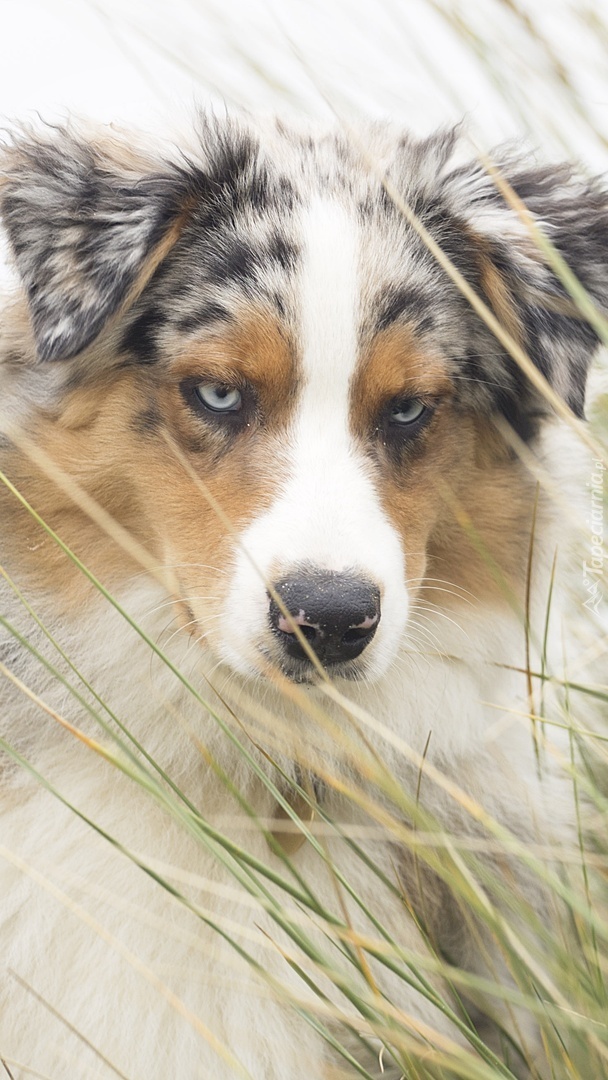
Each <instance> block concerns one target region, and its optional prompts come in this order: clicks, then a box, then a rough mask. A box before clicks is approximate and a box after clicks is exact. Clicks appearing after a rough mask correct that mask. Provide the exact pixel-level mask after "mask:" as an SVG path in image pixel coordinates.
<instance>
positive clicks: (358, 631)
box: [342, 626, 370, 645]
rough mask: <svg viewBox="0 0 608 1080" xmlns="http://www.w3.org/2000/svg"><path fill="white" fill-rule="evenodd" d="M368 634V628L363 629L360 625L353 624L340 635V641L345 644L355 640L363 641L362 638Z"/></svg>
mask: <svg viewBox="0 0 608 1080" xmlns="http://www.w3.org/2000/svg"><path fill="white" fill-rule="evenodd" d="M369 634H370V631H369V629H367V630H364V629H363V627H361V626H353V627H351V629H350V630H347V631H346V633H345V634H343V635H342V641H343V642H344V643H345V644H346V645H352V644H354V643H355V642H356V641H363V640H364V638H366V637H369Z"/></svg>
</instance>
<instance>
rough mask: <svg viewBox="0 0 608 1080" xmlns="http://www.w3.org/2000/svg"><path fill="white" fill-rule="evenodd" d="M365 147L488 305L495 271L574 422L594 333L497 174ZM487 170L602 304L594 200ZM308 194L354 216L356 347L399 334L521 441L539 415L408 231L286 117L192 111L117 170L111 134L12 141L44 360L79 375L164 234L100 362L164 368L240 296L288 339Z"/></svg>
mask: <svg viewBox="0 0 608 1080" xmlns="http://www.w3.org/2000/svg"><path fill="white" fill-rule="evenodd" d="M364 139H365V142H366V145H367V146H368V148H369V154H370V158H371V160H373V161H375V162H376V163H377V165H378V167H379V168H380V169H382V170H386V171H387V172H388V174H389V175H390V177H391V180H392V182H393V183H394V184H396V186H397V188H398V189H399V191H400V192H401V193H402V194H403V196H404V197H405V198H406V199H407V200H408V202H409V204H410V205H411V206H412V208H413V209H414V210H415V212H416V213H417V214H418V215H419V217H420V219H421V220H422V222H423V223H424V224H425V226H426V227H427V229H428V230H429V231H430V233H431V234H432V235H433V236H434V237H435V239H436V240H438V241H439V242H440V244H441V246H442V248H443V250H444V251H445V252H446V253H447V254H448V255H449V257H450V258H451V259H452V261H453V262H454V263H455V265H456V266H457V267H458V269H459V270H460V271H461V273H462V274H463V275H464V276H465V278H466V279H467V280H468V281H469V282H470V284H471V285H472V286H473V287H474V288H475V289H476V291H477V292H478V293H479V294H480V295H482V296H483V297H484V299H486V301H487V302H489V303H490V305H492V301H493V298H492V297H491V296H485V295H484V275H483V266H484V263H485V264H486V265H487V264H488V262H490V263H491V265H492V267H493V268H494V270H495V271H496V273H497V274H498V275H499V277H500V280H501V282H502V285H503V288H504V291H505V294H506V295H507V296H508V298H509V304H510V305H511V310H512V313H513V317H514V319H515V321H516V323H517V324H518V326H519V329H520V333H521V337H522V339H523V344H524V346H525V348H526V349H527V351H528V353H529V355H530V356H531V357H532V359H533V361H534V363H535V364H536V365H537V366H538V368H539V369H540V370H541V371H542V372H543V374H544V375H545V376H546V377H547V379H548V380H549V382H550V383H551V384H552V385H553V386H554V387H555V388H556V389H557V390H558V392H559V393H561V394H562V396H563V397H564V399H565V400H566V401H567V402H568V403H569V405H570V406H571V407H572V409H573V411H574V412H575V413H576V414H577V415H578V416H581V415H582V414H583V407H584V386H585V378H586V372H587V367H588V364H589V361H590V358H591V356H592V353H593V351H594V349H595V347H596V345H597V344H598V342H597V338H596V335H595V333H594V331H593V330H592V328H591V327H590V326H589V325H588V324H587V323H586V322H585V321H584V319H582V318H580V317H578V315H577V314H576V312H575V311H574V310H573V307H572V304H571V303H570V302H569V300H568V297H567V295H566V293H565V291H564V288H563V286H562V285H561V284H560V283H559V281H558V280H557V279H556V277H555V276H554V274H553V273H552V272H551V271H550V270H549V269H548V267H547V266H546V265H545V263H544V262H543V259H542V258H541V256H540V255H539V253H538V251H537V250H536V248H535V246H534V244H533V242H532V241H531V240H530V238H529V236H528V234H527V233H526V229H525V227H524V226H523V225H522V224H521V223H520V221H519V219H518V218H517V215H516V214H515V213H514V211H513V210H512V209H510V208H509V207H508V206H507V205H506V203H505V201H504V198H503V196H502V195H501V194H500V193H499V191H498V189H497V187H496V185H495V183H494V182H493V180H492V179H491V178H490V177H489V176H488V175H487V174H486V172H485V171H484V169H483V168H482V167H481V165H480V164H478V163H477V162H476V161H474V160H473V161H470V162H469V163H465V164H462V157H463V146H462V145H461V144H462V142H463V140H462V139H461V138H460V135H459V132H458V131H454V130H451V131H444V132H439V133H438V134H436V135H434V136H432V137H430V138H428V139H426V140H424V141H415V140H413V139H410V138H409V137H407V136H404V135H402V134H401V133H397V132H395V131H394V129H392V128H391V127H389V126H382V125H376V126H373V127H370V128H369V129H368V130H367V131H366V132H365V133H364ZM115 158H117V160H115ZM494 161H495V162H496V163H497V165H498V167H499V168H500V170H501V172H502V174H503V175H504V177H505V178H506V179H507V181H508V182H509V183H510V184H511V185H512V187H513V189H514V190H515V191H516V192H517V194H518V195H519V196H520V197H521V198H522V199H523V200H524V201H525V203H526V205H527V207H528V209H529V210H530V211H531V212H532V213H533V215H534V217H535V219H536V221H537V222H538V223H539V224H540V226H541V227H542V229H543V230H544V232H545V233H546V235H547V236H548V237H549V239H550V240H551V241H552V242H553V244H554V245H555V246H556V248H557V250H558V251H559V253H560V254H561V255H563V256H564V258H565V259H566V260H567V262H568V263H569V265H570V266H571V267H572V269H573V270H574V272H575V274H576V275H577V276H578V277H579V278H580V280H581V281H582V282H583V284H584V286H585V287H586V289H587V290H588V291H589V293H590V294H591V296H592V297H593V298H594V299H595V301H596V302H597V303H598V304H599V306H600V307H603V306H604V300H605V297H606V294H607V289H608V198H607V196H606V192H605V190H604V189H603V188H602V186H601V185H600V184H599V183H596V182H594V181H586V180H583V179H581V178H580V177H579V176H577V175H576V173H575V172H574V171H573V170H572V169H570V168H569V167H568V166H559V167H556V168H549V167H536V166H534V165H532V166H531V165H529V164H528V163H527V162H526V161H525V160H522V159H520V158H518V156H517V155H513V154H511V153H509V152H503V151H501V150H499V151H498V152H497V153H496V154H495V155H494ZM316 192H317V193H324V194H329V195H334V196H335V197H336V198H337V199H339V200H341V201H342V202H343V203H346V205H347V206H348V205H349V204H350V205H351V206H352V213H353V218H354V219H355V220H357V219H358V223H359V227H360V229H361V231H362V234H363V243H362V250H363V251H364V259H365V286H364V294H363V296H362V303H361V310H360V328H359V330H360V340H361V343H362V346H363V345H364V344H365V343H367V342H369V341H370V340H371V339H372V338H373V336H374V334H375V333H376V332H378V331H379V330H382V329H386V328H387V327H388V326H390V325H391V324H392V323H395V322H402V321H407V322H408V323H409V324H410V325H411V326H413V327H414V328H415V329H416V332H417V333H418V335H419V336H420V338H421V340H422V342H423V343H424V344H426V345H428V346H429V347H432V348H433V349H435V350H437V349H438V350H439V351H440V352H441V353H442V354H443V355H445V356H447V357H448V358H449V360H450V361H451V369H452V371H453V376H454V381H455V386H456V392H457V395H458V399H459V400H460V402H461V403H462V406H463V407H465V408H473V409H483V410H488V409H496V410H499V411H501V412H502V413H503V414H504V415H505V416H507V418H508V419H509V421H510V422H511V423H512V424H513V425H514V426H515V427H516V429H517V430H518V431H519V432H520V434H523V435H525V436H527V435H529V434H531V433H532V432H533V430H534V427H535V425H534V417H535V416H536V415H537V414H539V413H541V412H543V411H546V410H545V407H544V404H543V402H542V401H541V400H539V398H538V395H537V394H536V393H534V392H533V391H532V389H531V387H530V386H529V385H528V384H527V381H526V380H525V378H524V377H523V376H522V375H521V373H520V371H519V369H518V367H517V365H516V364H515V363H514V361H513V360H512V359H511V358H510V357H509V356H508V355H507V354H506V353H505V350H504V349H503V348H502V347H501V346H500V345H499V344H498V342H497V341H496V339H495V338H494V336H493V335H492V333H491V332H490V331H489V330H488V329H487V328H486V326H485V325H484V324H483V323H482V321H481V320H480V319H479V317H477V316H476V315H475V314H474V313H473V312H472V310H471V309H470V307H469V305H468V304H467V302H466V301H465V300H464V298H463V297H462V296H461V295H460V294H459V292H458V290H457V288H456V287H455V286H454V285H453V284H452V283H451V282H450V281H449V279H448V278H447V276H446V274H445V272H444V271H443V270H442V269H440V267H439V266H438V265H437V264H436V262H435V261H434V259H433V257H432V256H431V255H430V254H429V252H428V251H427V249H426V248H425V246H424V244H423V243H422V241H421V240H420V239H419V238H418V237H417V236H416V235H415V234H414V232H413V230H412V229H411V227H410V226H408V225H407V223H406V222H405V221H404V219H403V217H402V215H401V214H400V212H399V210H398V209H397V208H396V207H395V206H394V205H393V203H392V202H391V200H390V198H389V197H388V196H387V193H386V191H385V190H384V188H383V187H382V184H381V182H380V180H379V179H378V175H377V172H375V171H372V172H370V170H369V169H368V168H367V167H366V165H365V163H364V161H363V160H362V158H361V155H360V152H359V150H358V149H357V148H356V147H354V146H353V145H351V144H349V142H348V140H347V139H346V138H345V136H343V135H341V134H339V133H338V134H336V133H334V134H329V135H321V136H310V135H308V134H307V135H298V134H297V133H294V132H293V131H290V130H289V129H288V128H286V127H285V126H284V125H283V124H282V123H279V124H277V125H276V126H274V127H271V126H268V127H267V128H266V129H260V131H256V130H255V129H254V128H253V127H252V126H250V125H249V123H248V122H244V121H241V120H235V119H223V120H219V119H214V118H209V117H203V118H201V119H200V120H199V125H198V129H197V134H196V137H195V139H194V142H193V144H192V145H191V146H189V147H188V148H187V149H186V150H185V151H183V152H181V153H180V154H177V153H176V154H174V156H173V158H171V156H170V155H167V157H166V158H165V159H164V160H163V159H162V158H158V160H153V158H152V157H150V158H145V159H144V158H142V159H136V160H135V161H133V162H130V161H129V159H128V154H126V153H125V149H124V147H123V148H122V149H120V151H119V152H118V154H116V151H115V143H114V141H113V139H110V140H107V141H106V142H103V141H102V142H100V143H99V144H97V145H96V144H95V143H93V144H90V143H88V142H86V141H84V140H83V139H82V138H80V137H79V136H78V135H77V134H76V133H74V131H72V130H71V129H65V130H61V129H59V130H57V129H55V128H53V129H52V130H49V131H48V132H46V133H43V134H37V135H35V136H34V135H32V133H30V132H26V133H24V134H23V136H22V137H17V138H16V139H15V143H14V146H13V148H12V150H11V151H10V152H9V154H8V157H7V159H6V161H5V178H4V183H3V187H2V193H1V209H2V213H3V215H4V220H5V222H6V227H7V231H8V235H9V239H10V243H11V246H12V250H13V253H14V256H15V260H16V263H17V267H18V270H19V272H20V274H21V276H22V278H23V281H24V283H25V286H26V290H27V294H28V299H29V304H30V310H31V318H32V324H33V330H34V334H35V337H36V341H37V346H38V354H39V357H40V359H42V360H63V359H68V358H70V357H73V356H75V355H77V354H80V353H83V354H84V355H83V361H84V362H83V364H82V366H81V369H80V371H81V376H82V377H86V375H87V363H86V350H87V347H88V346H89V345H90V344H91V343H92V342H93V341H94V340H95V339H96V338H97V337H98V335H100V334H101V333H102V332H103V330H104V327H105V326H106V325H109V326H110V327H111V326H112V325H113V323H112V318H111V317H112V316H113V315H114V314H115V313H116V311H117V309H118V308H119V307H120V305H121V304H123V303H124V301H125V297H126V296H127V294H128V292H129V289H131V288H132V287H133V285H134V283H135V282H136V280H137V278H138V275H139V273H140V272H141V270H142V267H144V266H145V263H146V260H147V258H148V257H149V256H150V255H151V254H152V253H153V251H154V248H155V246H156V245H157V244H159V242H162V238H163V236H164V235H166V233H167V231H168V230H169V229H170V228H171V227H172V226H175V227H177V228H178V230H179V237H178V239H177V241H176V243H175V244H174V245H173V246H172V248H171V250H169V252H168V254H167V256H166V257H165V258H164V259H163V260H162V261H161V262H160V265H159V266H158V267H157V269H156V271H155V273H154V275H153V277H152V280H151V281H150V282H149V284H148V285H147V287H146V288H144V290H143V292H142V293H141V295H140V296H139V297H138V298H137V299H136V301H135V302H134V303H133V305H132V307H131V310H130V311H129V312H128V314H127V318H126V320H125V321H124V323H123V324H122V326H121V328H120V335H119V337H118V338H116V336H114V337H113V338H112V345H111V349H110V350H109V351H108V354H107V355H108V358H109V359H110V360H111V362H112V363H114V362H115V363H122V364H133V363H136V364H145V365H153V364H156V363H159V362H162V363H169V362H170V360H171V356H172V355H173V353H174V351H175V347H176V344H177V342H183V341H184V340H187V339H188V338H189V337H190V336H193V335H196V334H199V333H200V332H201V331H203V330H205V328H208V327H214V326H217V325H218V324H222V323H223V324H226V323H231V322H232V321H234V320H238V318H239V315H240V314H241V312H242V311H243V310H245V309H246V308H247V306H250V305H251V303H252V302H254V303H255V304H256V305H257V308H258V309H260V308H264V307H266V308H267V309H268V311H269V312H272V313H274V315H277V316H278V317H279V319H280V320H281V322H282V323H283V324H284V327H285V330H286V332H289V334H290V338H291V340H293V341H296V342H297V338H298V334H297V331H298V295H297V287H298V265H299V242H298V236H297V230H296V228H295V224H294V222H295V217H296V215H297V210H298V207H299V206H300V205H301V204H305V203H306V202H307V201H308V200H309V199H310V198H311V197H312V196H313V195H314V194H315V193H316ZM110 353H111V356H110V355H109V354H110Z"/></svg>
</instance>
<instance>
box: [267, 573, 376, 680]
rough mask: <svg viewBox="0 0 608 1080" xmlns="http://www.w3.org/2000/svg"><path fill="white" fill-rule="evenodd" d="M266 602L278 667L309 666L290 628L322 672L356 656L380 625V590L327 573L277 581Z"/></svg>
mask: <svg viewBox="0 0 608 1080" xmlns="http://www.w3.org/2000/svg"><path fill="white" fill-rule="evenodd" d="M273 588H274V591H275V593H276V596H277V598H278V599H279V600H280V604H279V603H277V600H276V599H274V598H273V597H272V596H271V597H270V605H269V619H270V625H271V628H272V631H273V634H274V636H275V639H276V640H277V641H278V643H279V646H280V649H281V653H282V658H283V661H284V662H286V663H285V666H286V667H287V668H288V669H289V667H290V666H291V665H290V662H289V661H299V662H300V663H299V664H298V665H297V668H298V670H301V664H302V663H304V664H308V665H311V660H310V657H309V656H308V653H307V652H306V651H305V649H304V647H303V645H302V643H301V642H300V640H299V639H298V635H297V634H296V631H295V629H294V626H297V627H298V630H299V631H300V632H301V634H302V635H303V637H304V638H305V639H306V641H307V642H308V644H309V645H310V648H311V649H312V650H313V652H314V653H315V655H316V656H317V658H318V660H319V661H320V662H321V663H322V664H323V666H324V667H327V666H330V665H334V664H344V663H348V661H350V660H355V659H356V658H357V657H358V656H360V655H361V653H362V652H363V650H364V649H366V648H367V646H368V645H369V643H370V642H371V640H372V638H373V637H374V634H375V633H376V630H377V629H378V623H379V622H380V590H379V589H378V588H377V586H376V585H373V584H372V583H371V582H369V581H366V580H365V579H363V578H360V577H355V576H351V575H347V574H340V573H336V572H333V573H332V572H331V571H322V570H319V571H314V570H311V571H307V572H305V573H299V574H298V575H297V576H294V577H287V578H281V579H280V580H279V581H278V582H276V583H275V585H274V586H273Z"/></svg>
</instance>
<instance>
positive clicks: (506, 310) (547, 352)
mask: <svg viewBox="0 0 608 1080" xmlns="http://www.w3.org/2000/svg"><path fill="white" fill-rule="evenodd" d="M495 161H496V166H497V170H498V173H499V175H500V176H501V177H502V178H503V179H504V181H505V182H506V184H507V185H508V187H509V188H511V189H512V191H514V192H515V194H516V195H517V196H518V197H519V199H520V200H522V201H523V203H524V204H525V206H526V207H527V209H528V211H529V212H530V214H531V215H532V217H533V220H534V222H535V224H536V225H537V226H538V228H539V229H540V230H541V231H542V233H543V234H544V236H545V237H546V238H547V239H548V240H549V241H550V242H551V244H552V245H553V246H554V247H555V249H556V250H557V252H559V254H560V255H561V256H562V257H563V259H564V260H565V262H566V263H567V265H568V266H569V267H570V269H571V270H572V271H573V272H574V274H575V276H576V277H577V278H578V280H579V281H580V282H581V283H582V285H583V286H584V288H585V289H586V290H587V292H588V293H589V295H590V296H591V298H592V300H593V301H594V302H595V304H596V306H597V308H598V309H599V311H600V312H604V313H605V312H606V311H608V193H607V192H606V190H605V189H604V188H603V187H602V185H601V184H600V183H599V182H596V181H589V180H587V179H584V178H582V177H581V176H580V175H579V174H577V173H576V171H575V170H574V169H572V168H571V167H570V166H568V165H559V166H557V167H531V166H530V163H529V161H528V162H526V161H525V160H522V159H521V158H517V157H513V156H510V155H508V154H507V155H503V156H502V157H501V155H500V154H498V155H496V157H495ZM444 192H445V194H446V195H447V197H448V199H449V202H450V210H451V212H452V213H453V214H455V215H457V217H458V219H459V221H460V222H461V223H465V225H466V231H467V234H468V236H469V238H470V240H472V241H473V244H474V246H475V249H476V251H477V261H478V268H479V270H480V273H479V277H478V280H479V282H480V284H481V291H482V294H483V298H484V299H485V300H486V302H487V303H489V305H490V307H492V308H493V309H494V311H495V313H496V314H497V316H498V318H499V320H500V321H501V322H502V323H503V325H506V327H507V329H509V330H510V331H511V333H512V334H513V335H514V336H515V337H516V338H518V339H519V341H520V343H521V344H522V345H523V347H524V349H525V350H526V352H527V354H528V355H529V356H530V358H531V359H532V360H533V362H534V363H535V365H536V366H537V367H538V368H539V370H540V371H541V372H542V373H543V375H544V376H545V377H546V378H547V380H548V382H549V383H550V384H551V386H552V387H553V388H554V389H555V390H556V391H557V393H559V394H560V395H561V396H562V398H563V399H564V400H565V401H566V402H567V404H568V405H569V406H570V408H571V409H572V411H573V412H574V413H575V414H576V415H577V416H579V417H582V416H583V414H584V401H585V383H586V379H587V372H588V369H589V364H590V361H591V358H592V356H593V354H594V352H595V350H596V348H597V346H598V345H599V339H598V337H597V334H596V333H595V331H594V330H593V328H592V327H591V326H590V325H589V323H588V322H587V321H586V319H585V318H584V316H583V315H582V314H581V313H580V312H579V311H577V309H576V305H575V303H574V302H573V300H572V299H571V297H570V295H569V294H568V291H567V290H566V288H565V287H564V285H563V283H562V282H561V281H560V279H559V278H558V276H557V275H556V274H555V273H554V272H553V271H552V270H551V269H550V267H549V265H548V261H547V258H546V256H545V255H543V253H542V252H541V251H540V249H539V245H538V243H536V242H535V240H534V238H533V236H532V235H531V232H530V229H529V227H527V226H526V224H525V223H524V221H523V220H522V218H521V216H520V215H519V214H518V212H517V210H516V209H515V208H514V206H513V205H511V204H510V203H509V201H508V199H507V198H506V196H505V194H504V193H501V191H500V190H499V187H498V186H497V183H496V180H495V179H494V178H493V177H492V176H491V175H489V174H488V172H487V170H486V169H484V168H483V167H482V166H481V165H480V164H478V163H477V162H474V163H472V164H469V165H467V166H463V167H461V168H457V169H453V170H452V171H451V172H448V173H447V174H444ZM482 336H487V334H485V332H484V334H483V335H482V334H481V333H480V340H479V344H478V348H479V351H480V352H482V351H483V346H482V343H481V337H482ZM504 362H505V364H506V372H505V373H507V374H508V375H509V377H510V380H511V382H512V384H513V386H514V388H515V391H516V392H517V393H518V394H519V395H520V396H521V395H523V396H524V397H526V396H529V397H530V399H532V398H535V399H536V407H537V408H538V409H540V410H542V403H541V402H540V401H539V398H538V395H535V394H533V393H532V391H531V388H530V387H529V386H527V387H526V386H525V380H523V382H522V377H521V374H520V372H519V371H516V370H515V367H514V362H513V361H511V360H510V359H509V358H508V357H505V361H504ZM511 404H512V406H513V407H514V406H515V404H516V403H515V402H513V403H511ZM522 404H523V402H522ZM508 407H509V406H508V404H507V406H506V411H508Z"/></svg>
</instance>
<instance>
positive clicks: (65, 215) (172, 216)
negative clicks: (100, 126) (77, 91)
mask: <svg viewBox="0 0 608 1080" xmlns="http://www.w3.org/2000/svg"><path fill="white" fill-rule="evenodd" d="M0 167H1V170H2V172H1V178H0V211H1V213H2V217H3V221H4V225H5V228H6V231H7V235H8V239H9V242H10V246H11V248H12V252H13V255H14V258H15V262H16V265H17V269H18V271H19V274H20V276H21V279H22V281H23V283H24V285H25V289H26V293H27V297H28V301H29V307H30V314H31V320H32V326H33V330H34V336H35V339H36V344H37V348H38V355H39V357H40V359H41V360H67V359H69V358H70V357H73V356H75V355H76V354H77V353H79V352H81V351H82V350H83V349H84V348H86V346H87V345H89V344H90V343H91V342H92V341H93V340H94V339H95V337H96V336H97V335H98V333H99V332H100V331H101V329H102V327H103V326H104V324H105V323H106V321H107V320H108V318H109V317H110V316H111V315H112V314H113V313H114V312H115V311H116V310H117V309H118V307H119V306H120V304H121V303H122V301H123V300H124V298H125V297H126V296H127V295H128V292H129V289H130V288H131V286H133V284H134V283H135V281H136V280H137V278H138V275H139V274H140V273H141V271H142V267H144V264H145V262H146V259H147V258H148V257H149V256H150V255H151V254H153V252H154V251H155V249H156V247H157V245H160V242H161V241H162V239H163V238H164V237H165V236H166V235H167V233H168V231H169V230H170V229H171V225H172V223H174V222H176V221H177V219H178V217H179V215H180V212H181V206H182V205H183V200H184V197H185V190H184V189H185V184H184V177H183V175H181V176H180V172H179V170H178V169H174V170H172V169H171V166H169V165H164V164H163V162H162V161H161V162H155V161H153V160H151V159H150V160H148V159H147V158H145V157H144V156H143V155H140V154H136V153H134V152H132V151H130V150H129V148H128V147H126V145H125V144H122V143H121V142H120V141H119V140H117V139H115V138H114V139H112V138H107V137H105V138H104V139H103V140H102V141H93V142H89V141H87V140H86V139H82V138H79V137H77V136H76V135H75V134H74V133H73V132H72V130H71V129H69V128H64V129H62V128H55V129H49V130H47V131H45V132H43V133H42V134H33V133H31V132H26V133H24V134H22V135H21V136H17V137H16V138H15V139H14V141H13V143H12V145H11V146H10V147H9V148H8V149H6V150H4V151H3V154H2V160H1V161H0Z"/></svg>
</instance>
